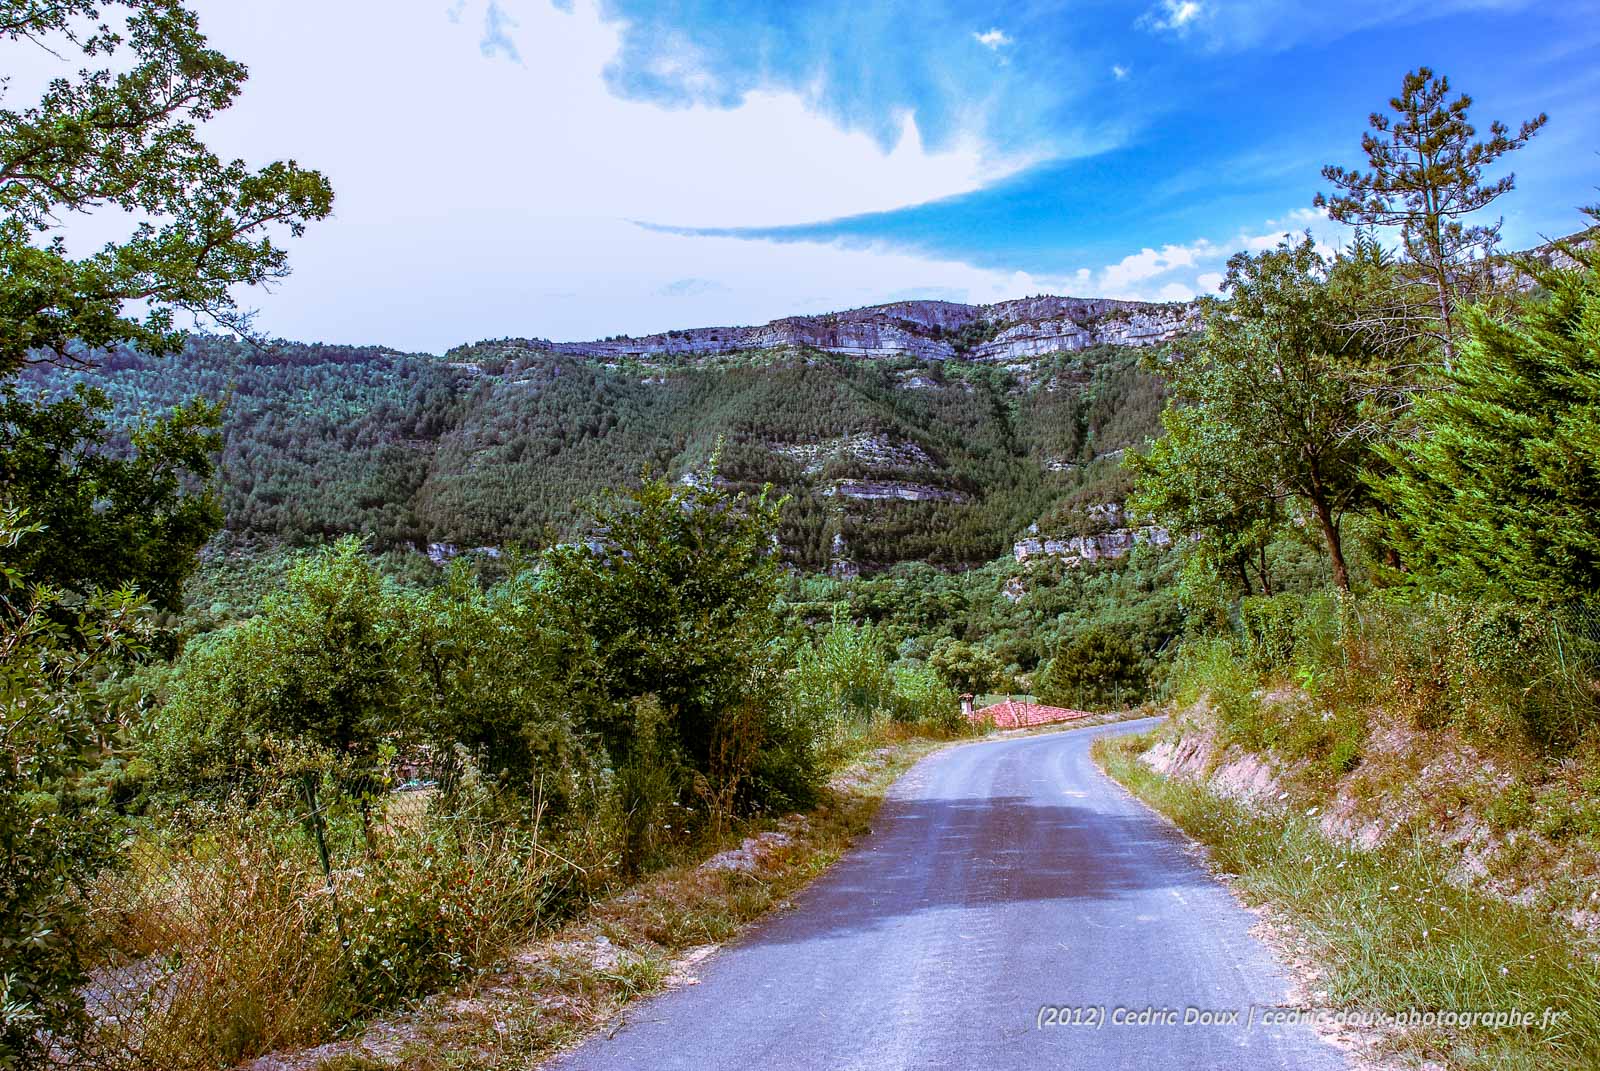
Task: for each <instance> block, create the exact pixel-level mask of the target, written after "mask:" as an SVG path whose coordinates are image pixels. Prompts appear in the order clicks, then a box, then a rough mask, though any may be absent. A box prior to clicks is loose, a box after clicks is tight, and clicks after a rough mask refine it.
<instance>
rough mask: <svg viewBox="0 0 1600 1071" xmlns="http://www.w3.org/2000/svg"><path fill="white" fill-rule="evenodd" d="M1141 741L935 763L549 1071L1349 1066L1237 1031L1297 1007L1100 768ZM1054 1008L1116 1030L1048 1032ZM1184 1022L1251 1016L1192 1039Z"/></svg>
mask: <svg viewBox="0 0 1600 1071" xmlns="http://www.w3.org/2000/svg"><path fill="white" fill-rule="evenodd" d="M1147 724H1148V723H1145V722H1126V723H1123V724H1121V725H1113V726H1106V727H1104V728H1100V729H1082V730H1075V731H1071V732H1062V733H1055V734H1050V735H1043V736H1034V737H1020V738H1013V739H1008V740H1000V741H993V742H984V743H978V744H971V745H967V746H963V747H958V748H953V749H950V750H947V751H943V752H940V753H938V754H935V755H933V756H930V757H929V758H928V759H926V760H924V761H923V762H922V763H920V764H919V765H918V766H916V767H915V768H914V769H913V770H911V771H910V772H909V773H907V774H906V775H905V776H904V777H903V778H901V780H900V781H899V782H897V783H896V785H895V786H894V788H893V789H891V791H890V795H889V798H888V800H887V801H886V802H885V804H884V807H883V810H882V811H881V812H880V813H879V816H878V818H877V819H876V820H875V821H874V824H873V830H872V832H871V834H870V835H868V836H867V837H865V838H863V839H862V841H861V842H860V844H859V845H858V846H857V847H856V848H855V849H854V850H853V851H851V852H850V853H849V854H848V855H846V856H845V857H844V858H843V859H841V860H840V861H839V862H838V863H837V864H836V865H835V866H834V867H833V868H832V869H830V870H829V871H828V872H827V873H826V874H824V875H823V876H822V877H821V878H819V879H818V880H817V881H815V882H814V883H812V884H811V885H810V886H808V887H807V888H806V889H805V890H804V891H803V892H802V893H801V894H800V895H799V896H798V897H797V898H796V902H795V906H794V908H793V909H792V910H789V911H786V912H783V913H780V914H778V915H775V916H773V917H772V918H770V919H769V920H767V921H766V922H764V923H762V924H760V925H759V926H757V927H756V928H754V929H753V930H752V931H751V932H750V933H749V934H748V935H747V936H746V937H744V938H743V939H741V940H740V941H738V942H736V943H735V944H733V945H731V946H730V947H728V948H726V949H723V950H722V951H721V952H719V953H717V954H716V955H715V956H714V957H712V958H711V959H708V960H706V961H704V962H703V963H701V964H700V965H699V966H698V967H697V968H696V969H695V973H696V974H697V975H698V977H699V978H700V979H701V983H700V984H699V985H694V986H687V987H684V988H681V989H676V990H673V991H670V992H667V993H664V994H661V995H660V996H657V997H654V998H652V999H650V1000H646V1001H643V1002H640V1003H638V1004H635V1005H633V1006H631V1007H630V1008H629V1009H628V1011H627V1012H626V1013H625V1020H624V1024H623V1025H622V1026H621V1027H620V1029H616V1030H613V1031H610V1032H608V1033H607V1034H603V1035H601V1036H599V1037H596V1038H593V1039H591V1040H590V1041H589V1042H587V1043H586V1044H584V1045H583V1046H581V1047H580V1048H578V1049H576V1050H574V1051H572V1052H570V1053H568V1054H567V1055H565V1056H564V1057H561V1058H558V1059H557V1060H556V1061H554V1063H553V1064H552V1065H551V1066H552V1067H555V1068H561V1069H570V1071H578V1069H606V1071H612V1069H621V1068H650V1069H660V1071H667V1069H672V1068H684V1069H693V1071H716V1069H721V1068H729V1069H733V1068H738V1069H740V1071H744V1069H765V1068H784V1069H790V1068H793V1069H801V1068H819V1069H820V1068H827V1069H841V1071H845V1069H856V1068H859V1069H873V1071H878V1069H885V1071H887V1069H896V1068H950V1069H952V1071H985V1069H990V1068H994V1069H999V1068H1051V1069H1062V1068H1094V1069H1096V1071H1111V1069H1121V1068H1129V1069H1135V1068H1137V1069H1145V1068H1149V1069H1162V1071H1165V1069H1185V1068H1194V1069H1205V1071H1214V1069H1218V1068H1221V1069H1226V1071H1255V1069H1262V1068H1284V1069H1293V1071H1322V1069H1332V1068H1343V1067H1345V1061H1344V1058H1343V1056H1342V1055H1341V1053H1340V1052H1339V1051H1338V1050H1336V1049H1334V1048H1332V1047H1331V1046H1329V1045H1327V1044H1326V1043H1324V1042H1322V1041H1320V1040H1319V1039H1318V1038H1317V1036H1316V1035H1315V1034H1314V1033H1313V1032H1312V1030H1311V1028H1310V1027H1308V1026H1303V1025H1302V1026H1287V1027H1282V1026H1275V1027H1265V1026H1262V1025H1260V1023H1259V1022H1258V1023H1257V1024H1256V1025H1254V1026H1252V1027H1247V1026H1246V1020H1247V1016H1248V1015H1249V1009H1250V1007H1251V1005H1256V1006H1258V1007H1259V1006H1271V1005H1275V1004H1279V1003H1281V1002H1283V1001H1284V1000H1285V997H1286V995H1287V989H1288V980H1287V978H1286V977H1285V975H1284V974H1283V972H1282V970H1281V969H1280V968H1279V967H1278V966H1277V964H1276V963H1275V961H1274V959H1273V957H1272V955H1271V954H1270V953H1269V952H1268V951H1267V949H1266V948H1265V947H1264V946H1263V945H1262V944H1261V943H1260V942H1259V941H1258V940H1257V939H1256V938H1254V937H1252V936H1251V934H1250V932H1249V930H1250V927H1251V925H1252V924H1253V922H1254V919H1253V917H1252V916H1251V915H1250V914H1249V913H1248V912H1246V911H1245V910H1243V909H1242V908H1240V907H1239V906H1238V904H1237V903H1235V901H1234V900H1233V898H1232V896H1231V895H1230V894H1229V893H1228V891H1227V890H1226V889H1224V888H1223V887H1222V886H1221V885H1219V884H1218V883H1217V882H1216V881H1215V880H1214V879H1213V878H1211V877H1210V876H1209V875H1208V874H1207V873H1206V871H1205V870H1204V868H1203V867H1202V866H1201V865H1200V864H1199V863H1198V862H1197V861H1196V859H1195V858H1194V857H1193V856H1192V855H1191V854H1190V852H1189V851H1188V850H1186V848H1185V845H1184V841H1183V838H1182V837H1181V836H1180V835H1179V834H1178V833H1177V832H1175V831H1174V830H1173V829H1171V828H1170V827H1169V826H1167V825H1166V824H1165V823H1163V822H1161V821H1160V820H1158V819H1157V818H1155V817H1154V816H1153V815H1151V813H1150V812H1149V811H1147V810H1145V809H1144V807H1142V806H1141V805H1140V804H1139V803H1137V802H1135V801H1134V800H1133V799H1131V798H1130V797H1128V796H1127V795H1126V794H1125V793H1124V792H1123V791H1122V790H1121V789H1120V788H1118V787H1117V786H1116V785H1114V784H1113V783H1112V782H1111V781H1109V780H1108V779H1107V778H1106V777H1105V776H1104V775H1103V774H1101V773H1100V772H1099V770H1098V769H1097V768H1096V767H1095V765H1094V763H1093V761H1092V760H1091V759H1090V758H1089V743H1090V741H1091V740H1092V739H1093V738H1094V737H1095V736H1098V735H1102V734H1104V733H1107V732H1128V731H1131V730H1135V729H1138V728H1140V727H1143V726H1145V725H1147ZM1046 1006H1048V1007H1054V1008H1066V1009H1073V1008H1081V1009H1090V1008H1092V1009H1103V1018H1104V1020H1105V1022H1104V1025H1092V1023H1091V1022H1089V1021H1085V1020H1093V1019H1094V1018H1095V1017H1096V1016H1097V1014H1099V1013H1096V1012H1084V1013H1081V1014H1080V1015H1078V1016H1076V1017H1075V1016H1074V1015H1073V1014H1072V1013H1071V1012H1070V1010H1069V1011H1068V1012H1067V1013H1066V1015H1065V1018H1066V1019H1067V1022H1068V1023H1069V1024H1070V1023H1072V1022H1073V1020H1074V1018H1077V1019H1078V1021H1079V1025H1055V1026H1052V1025H1044V1026H1042V1027H1041V1025H1040V1019H1041V1014H1040V1009H1041V1007H1046ZM1118 1008H1123V1009H1129V1010H1131V1011H1132V1012H1133V1013H1135V1014H1136V1013H1138V1012H1141V1011H1144V1010H1145V1009H1155V1010H1156V1012H1157V1013H1159V1014H1158V1015H1157V1016H1156V1017H1157V1018H1165V1017H1166V1013H1167V1012H1168V1011H1169V1010H1170V1011H1171V1012H1172V1017H1173V1018H1175V1019H1176V1020H1177V1022H1176V1023H1170V1024H1169V1023H1164V1022H1157V1023H1154V1024H1150V1023H1137V1022H1135V1023H1132V1024H1119V1023H1118V1022H1116V1021H1115V1018H1116V1017H1115V1012H1116V1009H1118ZM1190 1008H1194V1009H1204V1010H1209V1011H1213V1012H1221V1013H1227V1012H1238V1013H1239V1020H1238V1023H1237V1024H1236V1025H1221V1024H1219V1023H1212V1024H1209V1025H1207V1024H1202V1023H1194V1024H1190V1025H1184V1023H1183V1019H1184V1018H1185V1016H1186V1015H1187V1014H1189V1013H1188V1012H1187V1009H1190ZM1124 1014H1126V1013H1124ZM1257 1014H1258V1015H1259V1012H1258V1013H1257ZM1045 1016H1046V1017H1047V1018H1048V1016H1049V1013H1048V1012H1046V1013H1045ZM1058 1017H1059V1016H1058ZM1147 1018H1149V1016H1147Z"/></svg>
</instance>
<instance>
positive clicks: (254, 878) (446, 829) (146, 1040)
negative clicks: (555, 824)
mask: <svg viewBox="0 0 1600 1071" xmlns="http://www.w3.org/2000/svg"><path fill="white" fill-rule="evenodd" d="M297 780H298V779H297ZM280 789H281V791H279V792H278V793H276V794H275V795H274V797H273V798H272V799H270V800H257V801H253V802H251V803H250V804H248V805H231V806H215V807H207V808H198V807H195V808H189V809H185V810H179V811H175V812H173V813H169V814H164V815H162V816H161V818H160V819H159V820H147V821H144V822H142V823H141V824H140V825H138V826H137V827H135V828H134V829H133V830H132V832H131V835H130V836H129V838H128V840H127V843H126V845H125V847H124V851H123V855H122V860H121V865H119V866H117V867H115V868H113V869H111V870H108V871H107V872H106V873H105V874H103V875H102V876H101V877H100V879H99V880H98V881H97V883H96V884H95V886H94V887H93V888H92V889H90V890H88V891H87V895H86V898H85V899H86V907H87V912H88V923H89V925H88V935H89V936H88V938H87V940H86V943H85V954H86V956H87V957H88V962H89V964H90V965H91V970H90V974H89V983H88V985H87V986H86V987H85V988H84V990H83V994H82V995H83V1001H84V1006H85V1010H86V1012H87V1023H86V1028H85V1029H84V1030H83V1031H82V1032H81V1036H80V1037H77V1038H74V1039H73V1040H72V1041H70V1042H68V1041H67V1040H65V1039H62V1040H60V1041H59V1042H58V1043H57V1044H56V1045H55V1046H54V1047H53V1050H52V1063H53V1064H54V1065H55V1066H59V1067H73V1068H77V1067H83V1068H94V1069H97V1071H98V1069H111V1068H117V1069H123V1068H161V1069H173V1071H178V1069H185V1068H202V1067H205V1068H216V1067H227V1066H233V1065H234V1064H236V1063H238V1062H239V1061H241V1060H244V1059H247V1058H250V1057H253V1056H255V1055H257V1054H260V1053H264V1052H270V1051H275V1050H280V1049H285V1048H292V1047H297V1046H301V1045H305V1044H311V1043H315V1042H318V1041H321V1040H324V1039H326V1038H327V1037H328V1036H330V1035H331V1033H332V1032H333V1031H334V1030H336V1029H337V1028H338V1027H339V1026H341V1025H343V1024H344V1023H347V1022H350V1021H353V1020H355V1019H357V1018H360V1017H362V1016H363V1015H366V1014H370V1013H371V1012H373V1011H375V1010H378V1009H382V1008H384V1007H388V1006H392V1005H394V1004H396V1003H398V1002H401V1001H404V1000H406V999H409V998H412V997H416V996H420V995H423V994H425V993H428V992H433V991H435V990H437V989H439V988H442V987H444V986H446V985H448V984H449V983H450V982H451V981H452V980H454V979H456V978H458V977H460V976H462V975H463V974H464V973H466V972H467V971H468V970H470V969H471V968H472V967H473V966H475V965H477V964H479V963H481V962H483V961H484V959H485V958H486V957H487V956H490V955H492V954H493V953H495V952H496V951H497V950H500V949H503V948H504V947H505V945H506V943H507V942H508V941H509V940H511V939H512V938H513V937H516V936H521V935H524V934H527V933H530V932H533V931H535V930H537V929H538V927H539V926H540V925H541V923H542V922H543V921H544V920H547V919H549V920H553V919H554V918H555V917H557V916H559V915H561V914H563V913H564V912H565V909H566V906H567V905H568V904H569V903H570V902H571V901H572V899H573V895H574V893H577V892H579V891H580V889H581V888H582V886H583V883H584V880H585V877H586V874H587V873H588V870H589V868H587V867H585V866H583V865H580V864H579V862H577V861H574V860H575V859H576V857H577V856H579V855H581V854H582V853H583V852H584V849H585V847H586V846H585V845H584V844H583V843H582V841H581V838H578V840H577V842H576V843H575V842H574V838H573V837H571V836H570V835H569V836H566V837H565V838H564V839H561V840H559V841H558V840H554V839H552V838H551V837H550V836H548V835H547V833H546V832H545V831H542V830H541V813H540V811H539V810H538V809H537V808H536V809H534V810H533V811H532V812H523V813H517V814H510V815H508V814H506V813H505V812H504V811H500V812H496V813H488V812H486V811H484V810H482V809H478V808H474V807H473V806H466V805H463V804H462V802H461V801H460V800H459V799H455V798H451V799H446V798H445V797H444V796H443V795H441V794H440V793H439V792H438V791H437V789H436V788H434V787H433V786H431V785H428V784H420V785H414V786H411V787H409V788H408V789H407V790H401V791H393V792H386V793H383V794H381V795H375V796H374V795H365V796H357V795H352V794H346V793H340V792H337V791H334V790H332V789H331V788H330V787H329V785H328V784H326V783H322V782H318V781H316V780H298V783H295V784H290V785H284V786H280ZM588 847H590V848H594V847H597V846H593V845H591V846H588ZM589 854H590V855H591V856H592V855H593V854H594V852H593V851H591V852H590V853H589Z"/></svg>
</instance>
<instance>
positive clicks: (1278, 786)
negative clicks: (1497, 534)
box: [1140, 691, 1600, 934]
mask: <svg viewBox="0 0 1600 1071" xmlns="http://www.w3.org/2000/svg"><path fill="white" fill-rule="evenodd" d="M1261 701H1262V704H1263V707H1264V708H1265V709H1266V711H1267V712H1268V713H1270V711H1271V708H1272V707H1273V706H1274V705H1278V704H1291V703H1293V704H1304V703H1307V702H1309V700H1307V699H1306V697H1305V696H1303V695H1301V694H1299V693H1292V692H1287V691H1286V692H1279V693H1272V694H1268V695H1264V696H1262V697H1261ZM1140 761H1141V762H1143V763H1144V764H1145V765H1146V766H1149V767H1150V768H1152V769H1154V770H1155V771H1157V772H1158V773H1162V774H1165V775H1168V776H1172V777H1178V778H1182V779H1187V780H1191V781H1198V782H1203V783H1205V784H1206V785H1207V787H1208V788H1209V789H1210V790H1211V791H1213V792H1215V793H1217V794H1218V795H1220V796H1224V797H1227V798H1230V799H1234V800H1238V801H1241V802H1246V803H1249V804H1251V805H1252V806H1255V807H1258V808H1261V809H1264V810H1283V811H1288V810H1290V809H1293V810H1296V811H1298V812H1299V813H1301V814H1304V815H1306V816H1308V817H1313V818H1315V819H1316V820H1317V822H1318V824H1319V826H1320V828H1321V830H1322V832H1323V833H1324V834H1325V835H1326V836H1328V837H1330V838H1332V839H1335V840H1338V841H1341V842H1344V843H1348V844H1353V845H1356V846H1359V847H1361V848H1365V849H1376V848H1379V847H1380V846H1382V845H1384V844H1387V843H1390V842H1391V841H1393V840H1395V839H1396V838H1406V839H1410V838H1418V837H1420V838H1424V839H1425V840H1426V841H1427V842H1429V843H1431V844H1434V845H1436V846H1438V847H1439V848H1440V849H1442V850H1443V851H1444V853H1445V856H1446V859H1447V860H1448V863H1449V872H1448V878H1449V880H1450V881H1452V882H1455V883H1456V884H1459V885H1465V886H1470V887H1473V888H1476V889H1479V890H1481V891H1484V892H1487V893H1490V894H1492V895H1495V896H1498V897H1501V898H1503V899H1506V900H1511V901H1515V902H1518V903H1523V904H1527V905H1530V906H1536V907H1541V908H1545V909H1549V910H1552V911H1556V912H1559V913H1560V914H1561V915H1563V916H1565V917H1566V918H1568V919H1569V920H1570V921H1571V922H1572V923H1573V924H1575V925H1577V926H1579V927H1581V928H1583V929H1586V930H1588V931H1590V932H1592V933H1596V934H1600V823H1597V821H1596V818H1597V817H1600V785H1595V784H1592V783H1590V782H1591V781H1592V780H1593V779H1592V777H1587V776H1585V774H1584V764H1581V763H1578V762H1576V761H1570V760H1569V761H1566V762H1551V763H1548V764H1539V763H1533V762H1530V761H1527V760H1522V761H1518V760H1516V759H1508V758H1506V757H1505V756H1500V755H1495V754H1492V753H1489V752H1486V751H1484V750H1483V749H1481V748H1477V747H1474V746H1473V745H1472V744H1470V743H1468V742H1467V741H1464V740H1462V739H1461V738H1460V737H1459V736H1458V735H1456V734H1455V733H1453V732H1451V731H1447V730H1420V729H1416V728H1413V727H1411V726H1409V725H1406V724H1399V723H1393V722H1385V721H1384V720H1383V719H1382V718H1381V716H1378V717H1374V718H1373V719H1372V721H1371V723H1370V725H1369V728H1368V730H1367V733H1366V737H1365V740H1364V741H1363V744H1362V748H1361V753H1360V757H1359V760H1358V761H1356V762H1355V764H1354V765H1353V767H1352V768H1350V769H1348V770H1346V771H1344V772H1340V773H1335V772H1333V771H1331V770H1330V769H1329V768H1328V766H1327V765H1326V764H1325V763H1322V762H1319V761H1317V760H1316V759H1300V760H1287V759H1285V758H1283V757H1281V756H1278V755H1275V754H1273V753H1271V752H1265V753H1264V752H1260V751H1253V750H1249V749H1247V748H1244V747H1241V746H1239V745H1238V744H1233V743H1228V742H1227V741H1226V739H1225V737H1224V734H1223V733H1222V731H1221V729H1220V727H1219V725H1218V721H1217V718H1216V717H1215V715H1214V714H1213V712H1212V711H1211V710H1210V709H1209V708H1208V707H1207V705H1206V704H1204V703H1202V704H1199V705H1197V706H1195V707H1191V708H1188V709H1185V710H1181V711H1177V712H1175V713H1174V714H1173V716H1172V718H1171V721H1170V722H1169V723H1168V725H1167V726H1165V727H1163V729H1162V730H1160V733H1159V735H1158V737H1157V740H1156V742H1155V743H1154V744H1153V745H1152V746H1151V747H1150V748H1149V749H1148V750H1147V751H1146V752H1145V753H1144V754H1143V755H1142V756H1141V757H1140Z"/></svg>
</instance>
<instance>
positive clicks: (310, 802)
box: [302, 774, 350, 948]
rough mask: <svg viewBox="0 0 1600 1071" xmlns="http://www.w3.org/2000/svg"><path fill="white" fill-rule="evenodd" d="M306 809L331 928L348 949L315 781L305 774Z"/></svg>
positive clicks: (341, 945) (343, 946)
mask: <svg viewBox="0 0 1600 1071" xmlns="http://www.w3.org/2000/svg"><path fill="white" fill-rule="evenodd" d="M302 787H303V788H304V789H305V793H306V807H307V808H308V811H307V816H306V822H307V824H308V825H309V826H310V827H311V839H312V842H313V843H315V844H316V846H317V859H318V861H319V862H321V863H322V877H323V879H324V880H325V881H326V882H327V883H328V902H329V903H330V904H331V905H332V906H333V928H334V930H335V931H337V932H338V934H339V947H340V948H348V947H349V944H350V942H349V941H347V940H346V939H345V935H344V915H343V914H342V913H341V912H340V911H339V889H338V887H337V886H336V885H334V883H333V863H332V862H331V861H330V860H329V858H328V838H327V837H326V836H325V835H324V834H323V830H322V808H321V807H319V806H318V805H317V779H316V775H315V774H307V775H306V778H305V780H304V781H303V782H302Z"/></svg>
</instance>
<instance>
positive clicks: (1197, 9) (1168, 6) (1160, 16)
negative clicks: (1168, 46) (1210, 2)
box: [1139, 0, 1205, 34]
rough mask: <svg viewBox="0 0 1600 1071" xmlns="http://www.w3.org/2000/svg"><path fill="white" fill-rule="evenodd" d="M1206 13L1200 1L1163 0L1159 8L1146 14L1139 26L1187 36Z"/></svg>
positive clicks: (1140, 20)
mask: <svg viewBox="0 0 1600 1071" xmlns="http://www.w3.org/2000/svg"><path fill="white" fill-rule="evenodd" d="M1204 12H1205V9H1204V8H1203V7H1202V6H1201V5H1200V4H1199V3H1198V0H1161V3H1160V4H1159V5H1158V6H1157V7H1153V8H1151V9H1150V10H1149V11H1147V12H1145V13H1144V15H1143V16H1142V17H1141V18H1140V19H1139V25H1141V26H1143V27H1145V28H1147V29H1151V30H1165V31H1170V32H1172V33H1177V34H1185V33H1187V32H1188V31H1189V29H1190V27H1191V26H1193V25H1194V23H1195V22H1196V20H1198V19H1199V18H1200V16H1201V15H1202V14H1203V13H1204Z"/></svg>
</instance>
